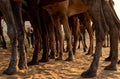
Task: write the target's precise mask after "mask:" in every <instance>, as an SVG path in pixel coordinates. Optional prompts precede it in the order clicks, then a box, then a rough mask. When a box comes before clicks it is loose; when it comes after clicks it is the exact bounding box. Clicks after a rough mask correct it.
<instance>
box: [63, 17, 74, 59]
mask: <svg viewBox="0 0 120 79" xmlns="http://www.w3.org/2000/svg"><path fill="white" fill-rule="evenodd" d="M61 20H62V23H63V28H64V31H65V36H66V39H67V46H68V51H69V55H68V58H67V59H66V61H72V60H73V52H72V41H71V31H70V28H69V24H68V17H67V16H66V15H64V16H63V18H62V19H61Z"/></svg>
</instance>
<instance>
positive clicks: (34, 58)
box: [27, 29, 41, 66]
mask: <svg viewBox="0 0 120 79" xmlns="http://www.w3.org/2000/svg"><path fill="white" fill-rule="evenodd" d="M34 34H35V38H38V39H35V48H34V51H33V56H32V60H31V61H30V62H28V63H27V64H28V66H29V65H38V64H39V62H38V53H39V51H40V39H41V35H39V34H40V33H39V30H38V29H34Z"/></svg>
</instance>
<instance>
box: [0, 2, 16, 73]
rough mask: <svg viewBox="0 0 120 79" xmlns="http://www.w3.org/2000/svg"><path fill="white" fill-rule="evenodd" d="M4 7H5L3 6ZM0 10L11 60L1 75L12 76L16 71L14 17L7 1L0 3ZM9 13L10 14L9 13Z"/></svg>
mask: <svg viewBox="0 0 120 79" xmlns="http://www.w3.org/2000/svg"><path fill="white" fill-rule="evenodd" d="M4 5H6V6H4ZM0 10H1V12H2V14H3V16H4V18H5V21H6V23H7V24H8V27H7V28H8V36H9V38H10V43H11V47H12V48H11V59H10V63H9V66H8V68H7V69H6V70H5V71H4V72H3V74H8V75H12V74H15V73H16V72H17V71H18V53H17V45H16V43H17V35H16V29H15V28H16V25H15V21H14V15H13V13H12V8H11V5H10V2H9V0H4V1H3V0H1V1H0ZM9 11H11V13H9Z"/></svg>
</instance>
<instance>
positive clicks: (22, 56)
mask: <svg viewBox="0 0 120 79" xmlns="http://www.w3.org/2000/svg"><path fill="white" fill-rule="evenodd" d="M13 3H14V4H12V7H14V8H13V13H14V15H15V16H14V18H15V23H16V29H17V35H18V37H17V40H18V52H19V63H18V67H19V69H27V59H26V52H25V46H24V27H23V21H22V14H21V12H22V9H21V7H22V5H21V3H16V2H13Z"/></svg>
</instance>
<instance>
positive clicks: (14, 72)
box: [3, 68, 17, 75]
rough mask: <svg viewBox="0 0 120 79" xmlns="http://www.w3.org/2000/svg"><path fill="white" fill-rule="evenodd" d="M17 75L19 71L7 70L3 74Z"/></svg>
mask: <svg viewBox="0 0 120 79" xmlns="http://www.w3.org/2000/svg"><path fill="white" fill-rule="evenodd" d="M16 73H17V69H13V68H12V69H6V70H5V71H3V74H6V75H14V74H16Z"/></svg>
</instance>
